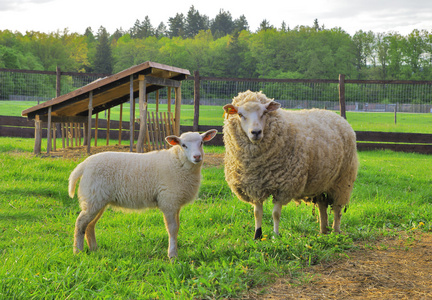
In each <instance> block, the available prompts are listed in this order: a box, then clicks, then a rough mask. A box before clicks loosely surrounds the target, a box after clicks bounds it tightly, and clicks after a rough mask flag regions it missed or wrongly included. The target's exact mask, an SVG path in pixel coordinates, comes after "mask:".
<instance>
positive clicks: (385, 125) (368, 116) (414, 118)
mask: <svg viewBox="0 0 432 300" xmlns="http://www.w3.org/2000/svg"><path fill="white" fill-rule="evenodd" d="M36 104H37V102H35V101H0V115H6V116H21V112H22V111H23V110H24V109H27V108H29V107H32V106H34V105H36ZM137 107H138V105H137ZM159 109H160V111H167V105H166V104H161V105H160V106H159ZM149 110H150V111H155V104H149ZM136 112H137V117H138V109H137V110H136ZM99 117H100V118H106V116H105V113H103V112H102V113H100V114H99ZM193 118H194V108H193V105H189V104H182V110H181V124H182V125H192V124H193ZM111 119H112V120H119V119H120V107H119V106H117V107H114V108H113V109H112V110H111ZM123 120H124V121H127V120H129V104H128V103H125V104H124V107H123ZM347 120H348V122H349V123H350V124H351V126H352V127H353V128H354V130H356V131H383V132H412V133H432V114H415V113H398V114H397V122H396V124H395V123H394V113H375V112H369V113H365V112H347ZM199 123H200V125H213V126H222V125H223V109H222V107H220V106H201V108H200V116H199Z"/></svg>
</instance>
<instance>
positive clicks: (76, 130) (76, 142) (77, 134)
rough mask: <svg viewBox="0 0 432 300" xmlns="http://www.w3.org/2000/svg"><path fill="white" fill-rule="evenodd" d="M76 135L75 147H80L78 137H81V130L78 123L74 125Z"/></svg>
mask: <svg viewBox="0 0 432 300" xmlns="http://www.w3.org/2000/svg"><path fill="white" fill-rule="evenodd" d="M74 135H75V147H78V145H79V144H78V136H79V129H78V123H74Z"/></svg>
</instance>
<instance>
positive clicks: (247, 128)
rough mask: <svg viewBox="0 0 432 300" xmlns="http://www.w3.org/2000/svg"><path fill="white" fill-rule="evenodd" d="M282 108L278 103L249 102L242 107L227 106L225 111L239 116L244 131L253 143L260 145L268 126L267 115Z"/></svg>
mask: <svg viewBox="0 0 432 300" xmlns="http://www.w3.org/2000/svg"><path fill="white" fill-rule="evenodd" d="M279 107H280V104H279V103H277V102H273V101H271V102H269V103H266V104H261V103H259V102H247V103H245V104H244V105H242V106H235V105H232V104H227V105H225V106H224V110H225V112H226V113H227V114H231V115H232V114H237V116H238V118H240V125H241V127H242V130H243V131H244V133H245V134H246V135H247V137H248V138H249V140H250V141H251V142H252V143H258V142H260V141H261V140H262V138H263V133H264V128H265V124H266V118H267V116H266V114H267V113H268V112H271V111H274V110H276V109H278V108H279Z"/></svg>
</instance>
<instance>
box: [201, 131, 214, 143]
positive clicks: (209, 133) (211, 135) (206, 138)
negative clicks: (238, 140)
mask: <svg viewBox="0 0 432 300" xmlns="http://www.w3.org/2000/svg"><path fill="white" fill-rule="evenodd" d="M217 132H218V131H217V130H216V129H210V130H209V131H206V132H204V133H203V134H201V137H202V140H203V141H204V142H208V141H211V140H212V139H213V138H214V137H215V136H216V133H217Z"/></svg>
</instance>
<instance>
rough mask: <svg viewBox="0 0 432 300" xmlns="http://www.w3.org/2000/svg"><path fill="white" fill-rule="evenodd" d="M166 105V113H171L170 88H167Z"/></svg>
mask: <svg viewBox="0 0 432 300" xmlns="http://www.w3.org/2000/svg"><path fill="white" fill-rule="evenodd" d="M167 98H168V99H167V104H168V112H171V88H170V87H169V88H168V93H167Z"/></svg>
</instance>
